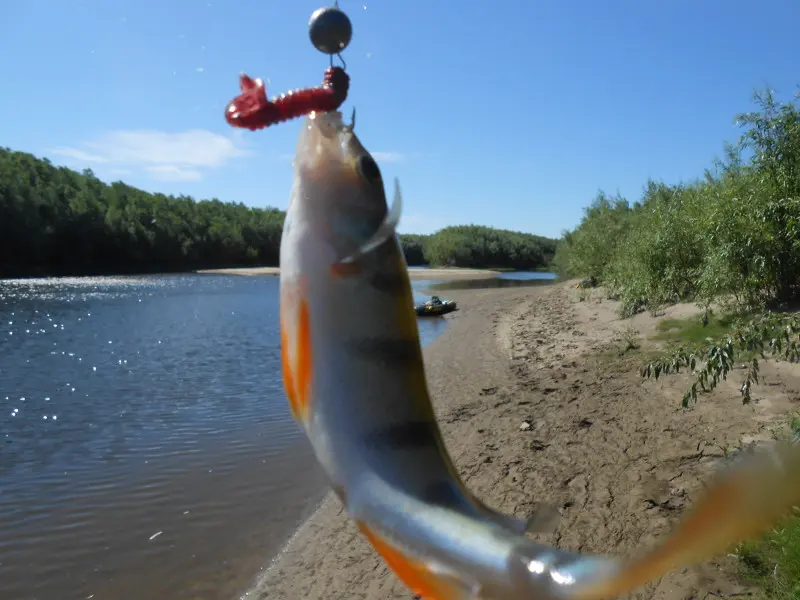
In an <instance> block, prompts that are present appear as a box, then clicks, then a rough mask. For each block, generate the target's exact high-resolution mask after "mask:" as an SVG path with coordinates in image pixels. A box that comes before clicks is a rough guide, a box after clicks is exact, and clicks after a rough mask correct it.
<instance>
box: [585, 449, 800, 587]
mask: <svg viewBox="0 0 800 600" xmlns="http://www.w3.org/2000/svg"><path fill="white" fill-rule="evenodd" d="M798 504H800V446H798V445H779V446H777V447H776V448H774V449H772V450H768V451H764V452H760V453H757V454H754V455H753V456H749V457H746V458H744V459H743V460H742V461H741V463H739V464H737V465H735V466H732V467H731V468H730V470H728V471H727V472H726V473H724V474H722V475H721V476H720V477H719V478H718V479H717V481H716V482H714V483H713V484H712V485H711V486H709V488H708V489H707V490H706V492H705V493H704V494H703V496H702V497H701V498H700V500H699V501H698V502H697V504H696V506H695V507H694V509H693V510H692V511H691V512H690V513H689V515H688V516H687V517H686V518H684V519H683V521H682V522H681V523H680V524H679V525H678V527H677V528H676V529H675V531H674V532H673V533H672V534H671V535H670V536H669V537H668V538H667V539H666V540H665V541H664V543H663V544H661V545H660V546H658V547H656V548H655V549H654V550H653V551H651V552H650V553H649V554H647V555H645V556H644V557H643V558H641V559H640V560H634V561H632V562H630V563H629V564H627V565H625V566H624V567H623V568H621V569H620V570H619V571H618V572H617V573H615V574H614V575H612V576H610V577H607V578H604V579H603V580H600V581H597V580H596V579H595V582H593V583H591V584H588V585H584V586H583V587H580V588H576V590H575V593H574V594H571V597H572V598H576V599H578V598H579V599H581V600H600V599H605V598H615V597H617V596H619V595H620V594H623V593H625V592H628V591H630V590H632V589H634V588H636V587H639V586H640V585H642V584H644V583H646V582H647V581H649V580H651V579H654V578H656V577H660V576H662V575H664V574H665V573H667V572H668V571H671V570H672V569H674V568H678V567H681V566H688V565H690V564H693V563H697V562H699V561H701V560H704V559H707V558H710V557H712V556H715V555H716V554H719V553H721V552H724V551H725V550H727V549H728V548H729V547H730V546H732V545H733V544H735V543H737V542H740V541H742V540H744V539H747V538H750V537H753V536H756V535H759V534H761V533H762V532H764V531H765V530H766V529H768V528H769V527H770V526H772V525H774V524H775V523H776V522H777V521H779V520H781V518H782V517H785V516H787V514H788V513H789V511H791V509H792V507H793V506H796V505H798Z"/></svg>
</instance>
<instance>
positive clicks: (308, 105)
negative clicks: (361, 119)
mask: <svg viewBox="0 0 800 600" xmlns="http://www.w3.org/2000/svg"><path fill="white" fill-rule="evenodd" d="M239 86H240V87H241V89H242V93H241V94H239V95H238V96H236V98H234V99H233V100H231V102H230V103H229V104H228V106H227V107H226V108H225V120H226V121H228V124H230V125H231V126H233V127H242V128H244V129H249V130H250V131H256V130H257V129H263V128H264V127H269V126H270V125H275V124H276V123H280V122H282V121H288V120H289V119H294V118H295V117H299V116H302V115H307V114H308V113H311V112H315V111H317V112H328V111H331V110H336V109H337V108H339V107H340V106H341V105H342V103H343V102H344V101H345V99H346V98H347V91H348V89H349V88H350V77H349V76H348V75H347V73H345V72H344V69H342V68H341V67H329V68H328V69H327V70H326V71H325V77H324V78H323V80H322V84H321V85H319V86H318V87H313V88H303V89H301V90H294V91H291V92H288V93H286V94H281V95H280V96H278V97H277V98H273V99H272V100H267V89H266V87H265V86H264V82H263V81H261V80H260V79H255V80H254V79H252V78H250V77H248V76H247V75H245V74H244V73H242V74H241V76H240V77H239Z"/></svg>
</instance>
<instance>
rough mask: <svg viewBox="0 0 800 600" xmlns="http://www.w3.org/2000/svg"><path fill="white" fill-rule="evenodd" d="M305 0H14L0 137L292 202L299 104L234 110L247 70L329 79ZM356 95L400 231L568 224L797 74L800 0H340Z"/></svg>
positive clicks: (628, 192)
mask: <svg viewBox="0 0 800 600" xmlns="http://www.w3.org/2000/svg"><path fill="white" fill-rule="evenodd" d="M321 5H322V3H320V2H316V1H306V0H237V1H230V0H226V1H225V2H223V1H222V0H192V1H190V0H159V1H155V0H114V1H110V0H58V1H55V0H24V1H19V2H11V1H2V0H0V56H3V60H2V61H0V82H2V85H1V86H0V89H2V93H0V114H2V117H0V122H2V125H1V126H0V145H3V146H7V147H10V148H12V149H15V150H24V151H27V152H31V153H33V154H36V155H39V156H46V157H48V158H50V159H51V160H52V161H53V162H55V163H57V164H63V165H66V166H69V167H72V168H77V169H82V168H85V167H90V168H92V169H93V170H94V171H95V173H96V174H97V175H98V176H99V177H101V178H103V179H105V180H115V179H122V180H123V181H126V182H128V183H131V184H133V185H136V186H138V187H141V188H144V189H146V190H150V191H162V192H165V193H174V194H179V193H185V194H190V195H192V196H194V197H196V198H210V197H217V198H219V199H221V200H223V201H241V202H244V203H245V204H248V205H252V206H276V207H279V208H285V207H286V204H287V201H288V196H289V191H290V188H291V183H292V167H291V154H292V153H293V151H294V147H295V141H296V138H297V134H298V132H299V127H300V121H299V120H295V121H290V122H288V123H284V124H282V125H279V126H276V127H272V128H269V129H266V130H262V131H260V132H248V131H242V130H234V129H232V128H231V127H230V126H228V125H227V123H226V122H225V120H224V117H223V110H224V107H225V105H226V104H227V102H228V101H229V100H231V99H232V98H233V97H234V96H236V95H237V94H238V91H239V90H238V74H239V72H241V71H244V72H246V73H248V74H249V75H251V76H253V77H262V78H264V79H267V80H269V87H268V93H269V95H270V96H272V95H275V94H279V93H281V92H284V91H286V90H289V89H293V88H297V87H305V86H308V85H317V84H318V83H319V82H320V81H321V77H322V73H323V71H324V69H325V67H326V65H327V57H326V56H325V55H323V54H321V53H319V52H318V51H317V50H315V49H314V48H313V47H312V46H311V44H310V42H309V41H308V36H307V23H308V18H309V16H310V14H311V12H312V11H313V10H314V9H316V8H317V7H319V6H321ZM340 6H341V8H342V9H343V10H345V11H346V12H347V13H348V14H349V15H350V17H351V20H352V22H353V28H354V35H353V41H352V43H351V45H350V47H349V48H348V49H347V50H346V51H345V53H344V56H345V59H346V60H347V64H348V72H349V74H350V76H351V88H350V96H349V98H348V100H347V102H346V103H345V105H344V106H343V110H344V111H345V112H346V113H348V114H349V112H350V110H351V108H352V106H353V105H355V106H356V107H357V109H358V123H357V129H356V131H357V133H358V134H359V135H360V137H361V139H362V141H363V142H364V144H365V146H366V147H367V148H368V149H369V150H370V151H372V152H374V153H375V155H376V158H377V159H378V162H379V164H380V165H381V168H382V170H383V172H384V177H385V179H386V180H387V181H391V178H393V177H395V176H397V177H399V179H400V182H401V185H402V187H403V192H404V194H403V195H404V204H405V213H404V216H403V219H402V222H401V228H400V230H401V231H402V232H419V233H428V232H432V231H435V230H437V229H439V228H441V227H443V226H446V225H450V224H462V223H477V224H485V225H491V226H495V227H501V228H508V229H515V230H519V231H528V232H533V233H538V234H542V235H549V236H558V235H559V234H560V233H561V231H562V230H564V229H565V228H571V227H573V226H575V225H576V224H577V222H578V221H579V219H580V218H581V215H582V209H583V207H584V206H585V205H587V204H588V203H589V202H591V200H592V199H593V197H594V196H595V194H596V192H597V191H598V189H603V190H605V191H607V192H609V193H611V194H614V193H616V192H620V193H622V194H623V195H624V196H626V197H628V198H629V199H632V200H633V199H637V198H638V197H639V195H640V192H641V190H642V186H643V185H644V183H645V182H646V180H647V178H648V177H653V178H655V179H660V180H664V181H667V182H677V181H679V180H686V179H692V178H694V177H696V176H700V175H702V172H703V169H704V168H705V167H707V166H711V163H712V160H713V159H714V157H715V156H720V155H721V154H722V144H723V141H724V140H733V139H734V138H735V136H736V135H737V133H738V131H737V128H736V127H735V126H734V124H733V117H734V115H735V114H736V113H737V112H741V111H745V110H749V109H750V107H751V106H752V104H751V92H752V89H753V88H754V87H755V86H763V85H766V84H769V85H770V86H771V87H772V88H773V89H775V90H776V92H777V93H778V95H779V96H780V97H782V98H788V97H790V96H791V95H792V94H793V93H794V91H795V90H796V89H797V87H796V86H797V84H798V83H800V75H798V73H797V70H796V65H797V62H796V61H797V56H798V54H797V47H796V27H797V23H798V21H799V20H800V3H798V2H796V1H793V0H786V1H782V2H778V1H767V0H764V1H762V2H758V3H756V2H752V1H749V2H744V1H742V0H703V1H698V0H671V1H670V2H654V1H647V2H642V1H640V0H639V1H633V0H624V1H613V2H612V1H608V2H597V1H595V0H591V1H590V0H583V1H580V2H578V1H570V2H568V1H556V0H551V1H549V2H531V1H530V0H506V1H499V2H496V3H493V2H488V1H486V2H470V1H466V2H446V1H444V0H405V1H403V2H397V1H395V2H386V1H377V0H376V1H374V2H373V1H371V0H362V1H358V2H356V1H351V0H341V2H340Z"/></svg>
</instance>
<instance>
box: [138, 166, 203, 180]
mask: <svg viewBox="0 0 800 600" xmlns="http://www.w3.org/2000/svg"><path fill="white" fill-rule="evenodd" d="M146 170H147V172H148V173H150V175H151V176H152V178H153V179H157V180H158V181H200V180H201V179H202V178H203V174H202V173H200V171H198V170H197V169H187V168H182V167H176V166H175V165H155V166H152V167H147V168H146Z"/></svg>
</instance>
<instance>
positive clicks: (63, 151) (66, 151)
mask: <svg viewBox="0 0 800 600" xmlns="http://www.w3.org/2000/svg"><path fill="white" fill-rule="evenodd" d="M50 152H52V153H53V154H58V155H59V156H63V157H65V158H73V159H75V160H77V161H80V162H108V159H107V158H105V157H103V156H98V155H97V154H90V153H89V152H85V151H83V150H78V149H77V148H64V147H62V148H51V149H50Z"/></svg>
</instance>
